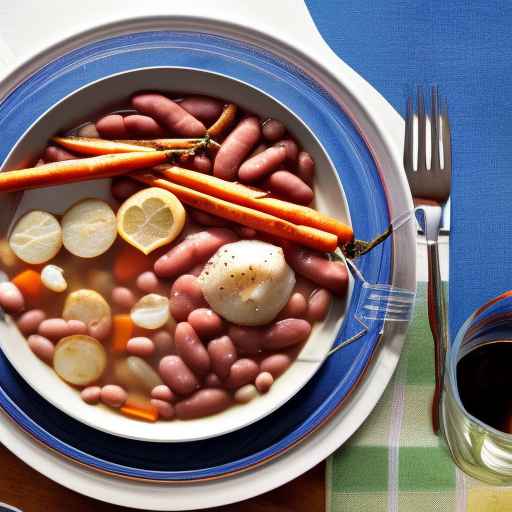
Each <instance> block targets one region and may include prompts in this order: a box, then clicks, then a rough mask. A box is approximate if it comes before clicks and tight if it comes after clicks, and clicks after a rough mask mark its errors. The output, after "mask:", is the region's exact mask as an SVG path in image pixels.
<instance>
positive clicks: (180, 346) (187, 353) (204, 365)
mask: <svg viewBox="0 0 512 512" xmlns="http://www.w3.org/2000/svg"><path fill="white" fill-rule="evenodd" d="M174 343H175V345H176V352H177V354H178V355H179V356H180V357H181V358H182V359H183V361H184V362H185V364H186V365H187V366H188V367H189V368H190V369H191V370H192V371H193V372H194V373H196V374H198V375H206V374H207V373H208V372H209V371H210V365H211V362H210V356H209V355H208V351H207V350H206V348H205V347H204V345H203V344H202V343H201V340H200V339H199V337H198V335H197V333H196V331H194V329H193V327H192V326H191V325H190V324H189V323H188V322H180V323H179V324H178V325H177V326H176V332H175V333H174Z"/></svg>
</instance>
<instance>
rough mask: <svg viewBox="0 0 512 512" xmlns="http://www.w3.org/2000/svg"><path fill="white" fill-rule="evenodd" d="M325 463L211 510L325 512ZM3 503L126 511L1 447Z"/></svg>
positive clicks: (39, 510) (29, 508) (55, 510)
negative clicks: (85, 493) (253, 495)
mask: <svg viewBox="0 0 512 512" xmlns="http://www.w3.org/2000/svg"><path fill="white" fill-rule="evenodd" d="M324 475H325V463H321V464H319V465H318V466H316V467H314V468H313V469H311V470H310V471H308V472H307V473H305V474H304V475H302V476H301V477H299V478H297V479H295V480H293V481H292V482H289V483H288V484H286V485H283V486H282V487H279V488H278V489H275V490H273V491H271V492H268V493H266V494H262V495H261V496H258V497H256V498H252V499H250V500H247V501H245V502H243V503H238V504H234V505H228V506H225V507H218V508H214V509H209V511H210V512H236V511H240V510H243V511H244V512H323V510H324V508H325V491H324ZM0 502H4V503H6V504H9V505H12V506H14V507H18V508H20V509H21V510H23V512H60V511H63V512H64V511H66V512H68V511H69V512H107V511H108V512H123V511H128V510H133V509H129V508H125V507H118V506H115V505H109V504H107V503H103V502H100V501H96V500H94V499H92V498H88V497H86V496H82V495H81V494H78V493H76V492H74V491H70V490H69V489H66V488H65V487H62V486H60V485H58V484H57V483H55V482H54V481H53V480H49V479H48V478H46V477H45V476H43V475H41V474H40V473H38V472H37V471H35V470H33V469H32V468H30V467H29V466H27V465H26V464H25V463H24V462H23V461H21V460H20V459H18V458H17V457H16V456H14V455H13V454H12V453H11V452H10V451H8V450H7V449H6V448H5V447H3V446H1V445H0Z"/></svg>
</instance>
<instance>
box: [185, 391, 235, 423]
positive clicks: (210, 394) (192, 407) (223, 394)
mask: <svg viewBox="0 0 512 512" xmlns="http://www.w3.org/2000/svg"><path fill="white" fill-rule="evenodd" d="M229 405H231V396H230V395H229V393H228V392H227V391H224V390H223V389H201V390H200V391H197V392H196V393H194V394H193V395H192V396H191V397H190V398H187V399H186V400H183V401H181V402H178V403H177V404H176V416H177V417H178V418H180V419H181V420H190V419H193V418H201V417H203V416H210V415H212V414H217V413H219V412H221V411H223V410H224V409H227V408H228V407H229Z"/></svg>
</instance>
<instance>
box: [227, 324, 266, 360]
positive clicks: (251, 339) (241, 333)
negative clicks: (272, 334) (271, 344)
mask: <svg viewBox="0 0 512 512" xmlns="http://www.w3.org/2000/svg"><path fill="white" fill-rule="evenodd" d="M228 336H229V337H230V338H231V339H232V340H233V343H234V344H235V345H236V348H237V349H238V352H239V353H240V354H242V355H256V354H258V353H259V352H261V342H262V340H263V329H261V328H259V327H240V326H238V325H230V326H229V329H228Z"/></svg>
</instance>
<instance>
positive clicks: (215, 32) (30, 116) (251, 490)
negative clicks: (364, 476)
mask: <svg viewBox="0 0 512 512" xmlns="http://www.w3.org/2000/svg"><path fill="white" fill-rule="evenodd" d="M164 26H165V29H164ZM143 27H144V28H143ZM151 28H152V29H151V30H148V28H147V24H141V23H138V22H130V23H128V22H126V23H124V24H119V25H118V26H113V27H110V28H109V29H108V30H103V31H102V32H101V34H102V35H101V39H100V36H99V35H98V36H94V35H91V34H87V35H86V36H83V37H82V38H81V39H80V38H77V39H76V40H74V41H73V43H72V46H73V47H74V48H73V49H70V50H69V51H67V52H66V53H65V54H64V55H61V56H59V57H58V58H55V60H52V61H50V62H47V61H45V57H44V56H41V57H39V58H38V59H37V60H36V61H35V63H33V64H36V65H37V70H36V71H35V72H34V73H33V74H31V75H30V76H29V77H22V71H20V72H19V73H18V76H17V78H16V75H14V76H11V77H10V78H11V81H10V83H11V84H14V86H13V87H12V88H11V89H10V90H2V89H1V87H0V131H1V133H2V139H1V141H0V162H3V165H4V168H14V167H15V166H20V165H22V164H23V162H24V160H27V159H28V158H30V157H31V156H33V155H35V154H37V153H38V152H39V151H40V150H41V148H42V147H44V144H45V142H46V140H47V138H48V136H49V135H51V134H53V133H54V132H55V131H57V130H62V129H64V128H69V127H72V126H75V125H77V124H79V123H80V122H81V121H83V120H84V118H86V116H87V115H90V113H91V112H92V113H95V112H97V113H100V112H105V111H108V109H109V108H110V109H111V108H112V106H113V105H114V104H115V102H116V99H117V100H121V101H122V100H123V98H125V97H128V96H129V95H130V94H132V93H133V92H135V91H137V90H141V89H148V88H151V87H155V88H158V89H159V90H165V91H169V92H174V91H183V90H186V91H187V92H192V93H199V94H201V93H202V94H209V95H212V96H220V97H227V98H231V99H233V100H234V101H235V102H237V103H239V104H240V105H242V106H244V107H246V108H248V109H250V110H253V111H255V112H257V113H258V114H260V115H263V116H269V117H276V118H279V119H283V120H284V121H285V124H287V125H288V126H289V127H291V131H292V132H293V133H294V134H295V135H296V137H297V138H298V139H299V140H300V141H301V143H302V144H303V145H304V147H305V148H306V149H307V150H308V151H309V152H311V153H312V154H313V156H314V157H315V160H316V162H317V168H318V171H317V172H318V175H319V176H318V197H319V201H318V205H319V207H320V208H321V209H323V210H324V211H329V212H330V213H331V214H334V215H336V216H338V217H339V218H342V219H345V220H347V221H349V222H351V224H352V226H353V228H354V232H355V233H356V236H357V237H358V238H360V239H371V238H372V237H374V236H375V235H377V234H379V233H381V232H383V231H384V230H385V229H386V227H387V226H388V224H389V222H390V219H391V218H393V217H396V216H398V215H400V214H402V213H403V212H406V211H408V210H409V209H410V207H411V204H410V197H409V195H408V189H407V186H406V184H405V182H404V181H403V177H402V175H401V171H400V170H399V166H398V165H397V163H396V162H393V159H392V158H391V157H390V156H389V153H388V152H387V149H386V143H385V142H384V141H385V139H386V136H385V134H381V135H382V137H381V139H380V140H379V134H378V131H376V132H375V133H370V132H367V133H364V132H363V133H361V128H359V126H360V125H361V126H362V125H364V123H363V122H362V118H361V119H358V117H357V116H358V115H361V116H364V115H366V114H364V113H363V112H364V108H362V106H361V105H360V104H359V103H358V102H357V101H356V100H354V99H352V100H350V101H352V104H351V105H349V104H348V103H347V104H344V103H343V102H342V101H341V100H340V98H341V97H344V96H345V94H344V93H345V92H346V91H344V90H343V85H342V81H340V82H338V84H337V86H338V90H336V89H332V88H329V89H327V83H329V82H332V80H333V78H332V77H331V76H330V75H329V74H328V73H327V72H326V71H325V70H324V69H323V68H322V67H321V66H320V65H318V66H315V65H313V64H312V63H311V62H309V61H307V60H306V59H305V58H304V57H303V56H302V55H301V54H300V53H299V52H298V51H297V50H292V49H291V48H285V47H282V51H280V52H277V51H276V52H275V53H272V52H269V51H266V50H264V48H270V47H277V46H276V45H275V41H273V40H272V39H271V38H270V37H269V36H264V35H262V34H257V33H252V32H251V31H246V36H247V37H246V40H248V39H251V40H253V43H251V44H247V43H243V42H242V41H241V39H240V38H238V37H236V31H234V29H233V27H232V26H228V25H227V24H222V23H212V22H206V21H203V22H200V21H196V22H195V24H193V25H190V24H189V25H187V26H185V25H184V24H182V23H180V22H179V20H166V21H165V23H164V21H163V20H161V21H160V22H159V21H154V22H153V26H152V27H151ZM106 32H109V35H108V36H107V35H106ZM249 33H250V34H251V37H250V38H249V37H248V34H249ZM258 38H259V39H260V41H259V42H258ZM278 54H279V55H278ZM285 54H286V55H287V57H286V58H284V57H283V55H285ZM308 68H309V70H310V71H311V72H308ZM313 69H314V72H313ZM6 84H7V82H6ZM5 88H6V87H5V84H4V89H5ZM327 90H329V91H330V92H327ZM347 101H348V100H347ZM358 109H359V110H358ZM348 112H350V116H349V115H347V113H348ZM376 133H377V135H376ZM372 139H373V142H374V144H372V145H371V151H370V147H369V146H368V145H367V141H371V140H372ZM372 152H373V154H372ZM383 166H386V167H385V171H383V170H382V169H384V167H383ZM11 199H12V198H2V200H3V204H6V205H9V204H10V201H11ZM11 213H12V212H11ZM2 216H3V217H4V218H2V222H1V225H2V226H5V225H7V224H8V223H9V221H10V213H9V212H8V208H5V209H3V211H2ZM414 247H415V245H414V231H413V228H412V226H411V225H407V224H405V225H404V226H402V227H401V228H400V230H399V231H397V232H396V233H395V234H394V235H393V236H392V237H391V238H390V239H388V240H387V241H386V242H385V243H383V244H382V245H380V246H379V247H377V248H376V249H374V250H373V251H371V252H370V253H368V254H367V255H365V256H363V257H362V258H360V259H359V260H358V262H357V264H358V268H359V270H360V271H361V273H362V275H363V276H364V278H365V279H366V281H368V282H370V283H373V284H382V285H392V286H395V287H399V288H405V289H409V290H414V287H415V281H414V261H415V258H414ZM363 292H364V290H363V287H362V282H361V280H360V279H355V280H354V281H353V283H352V286H351V291H350V299H349V300H347V301H346V303H343V304H337V305H336V306H335V307H334V308H332V311H331V313H330V315H329V318H328V319H327V321H326V322H325V324H324V325H323V326H322V327H321V329H319V330H317V332H315V334H314V336H312V339H311V340H310V341H308V344H307V345H306V346H305V348H304V350H303V352H302V353H301V354H300V356H299V358H298V360H297V361H296V362H295V363H294V365H293V366H292V367H291V368H290V370H289V371H288V372H287V373H286V374H285V375H284V376H283V377H282V383H281V384H280V385H279V386H276V390H275V393H274V390H272V392H271V393H270V395H269V397H265V400H264V401H262V403H261V405H260V406H258V407H255V408H254V410H252V409H251V412H250V413H240V412H230V411H228V412H226V413H223V414H221V415H218V417H215V418H214V419H207V420H204V422H203V423H201V422H197V423H195V424H194V425H193V426H191V427H187V426H185V427H183V423H182V426H181V427H170V425H171V424H170V423H169V424H167V425H168V426H167V427H166V424H165V423H163V422H162V423H159V424H155V425H154V426H153V425H146V424H144V425H143V426H141V424H138V423H136V422H134V421H131V420H127V419H117V418H118V416H117V415H112V416H111V415H105V414H102V413H98V416H97V417H96V416H95V414H96V413H93V414H92V415H91V414H90V408H88V407H87V406H85V405H84V404H79V403H77V402H76V400H74V399H73V397H72V395H73V394H72V393H71V391H69V390H66V391H63V392H62V393H61V392H60V391H55V390H56V388H55V386H53V384H55V382H56V379H55V377H53V376H52V375H51V374H50V372H47V371H45V370H44V369H43V368H42V366H34V364H36V363H32V362H30V361H33V360H34V359H35V358H31V357H29V356H30V353H29V352H28V351H27V350H26V345H25V344H24V342H23V340H17V337H19V334H17V333H16V330H15V328H14V327H13V326H12V325H11V324H10V323H9V320H8V319H7V320H6V321H5V322H0V346H1V348H2V350H3V353H2V354H1V355H0V407H1V409H2V411H3V413H5V415H6V416H7V417H8V418H9V419H10V420H11V421H10V422H4V425H3V426H2V427H1V428H0V439H2V440H3V442H4V443H6V444H7V445H8V447H10V448H11V449H12V450H13V451H15V452H16V453H18V454H19V455H20V456H22V457H23V458H25V460H26V461H27V462H28V463H30V464H32V465H34V466H35V467H36V468H37V469H39V470H44V471H45V473H46V474H47V475H48V476H50V477H52V478H55V479H57V480H61V479H62V475H63V473H62V471H63V470H64V469H65V470H66V471H67V473H66V474H67V475H68V478H67V479H66V480H65V481H62V482H61V483H63V484H64V485H68V486H70V487H72V488H74V489H76V490H78V491H81V492H87V493H89V494H92V495H95V496H96V497H98V498H100V499H108V500H110V501H112V502H115V503H123V504H129V505H130V506H135V507H140V508H146V509H149V508H153V509H166V510H168V509H171V508H172V509H183V510H184V509H190V508H198V507H201V506H213V505H219V504H222V503H227V502H230V501H235V500H237V499H243V498H246V497H249V496H251V495H254V494H257V493H258V492H262V491H263V490H267V489H268V488H271V487H272V486H273V485H274V486H275V485H278V484H280V483H283V482H284V481H286V480H287V479H289V478H292V477H293V476H296V475H297V474H298V473H300V472H301V471H305V470H306V469H307V468H308V467H310V466H311V465H312V464H314V463H315V462H317V461H318V460H320V458H322V456H325V455H326V454H327V453H328V450H332V449H334V448H335V447H336V442H334V443H333V441H332V439H333V438H332V437H331V438H330V439H331V440H330V441H329V443H328V445H327V444H325V443H324V445H322V446H323V448H322V449H321V450H320V449H316V448H314V445H315V443H312V440H314V439H315V436H317V437H316V439H317V440H319V439H321V438H322V435H325V436H327V435H329V436H331V432H332V433H333V432H334V430H333V428H334V426H336V427H337V428H338V426H339V425H341V424H343V426H342V427H341V428H342V429H343V432H340V430H338V438H339V442H342V441H343V439H345V438H346V437H347V436H349V435H350V434H352V432H353V431H354V430H355V428H357V426H358V425H359V423H360V422H361V420H362V419H363V417H364V415H365V414H368V412H369V411H370V410H371V408H372V407H373V405H374V404H375V402H376V400H377V399H378V397H379V396H380V394H381V393H382V391H383V390H384V387H385V385H386V384H387V381H388V379H389V377H390V375H391V373H392V370H393V369H394V365H395V364H396V355H397V352H399V349H400V346H401V340H402V338H403V335H404V332H405V329H406V325H407V322H402V323H397V322H387V321H386V320H385V319H379V320H374V321H370V322H369V323H368V324H367V329H366V330H365V334H364V335H363V336H359V337H356V338H357V339H355V340H354V341H353V342H352V343H349V344H346V346H344V347H343V348H342V349H341V350H338V351H336V352H335V353H334V354H332V355H331V356H328V357H327V353H328V352H329V350H330V349H331V348H332V347H333V346H336V345H337V344H339V343H342V342H344V341H345V340H347V339H350V338H352V337H354V335H356V334H358V333H360V332H361V324H360V321H359V320H360V318H359V317H358V308H359V307H360V303H361V299H362V296H363ZM24 347H25V348H24ZM390 347H391V348H392V350H394V351H395V353H394V354H393V353H392V352H390V351H389V348H390ZM52 379H54V380H55V382H54V381H52ZM280 380H281V379H280ZM278 382H279V381H278ZM62 388H64V386H60V388H59V389H62ZM68 392H69V393H70V395H69V396H67V395H66V393H68ZM73 396H75V395H73ZM358 404H359V405H358ZM361 404H364V405H363V406H361ZM361 407H362V408H361ZM247 410H248V409H247ZM84 411H85V412H84ZM177 423H178V424H179V423H180V422H177ZM322 433H323V434H322ZM36 441H37V443H35V442H36ZM339 442H338V444H339ZM22 445H23V446H22ZM320 446H321V443H320V441H319V442H318V447H319V448H320ZM327 446H328V448H326V447H327ZM46 449H49V450H50V451H51V452H49V453H48V452H46V455H43V454H45V450H46ZM326 450H327V451H326ZM306 454H307V456H306ZM299 455H300V456H301V457H302V466H300V464H301V463H299V467H296V466H294V467H292V465H291V464H292V463H291V460H292V457H298V456H299ZM43 458H45V463H42V459H43ZM305 459H308V462H305ZM270 461H272V463H270ZM283 468H284V471H285V472H286V468H288V470H289V476H285V477H284V478H283V477H277V475H278V474H280V473H282V472H283ZM92 475H94V476H92ZM251 478H252V479H253V481H254V480H255V479H259V482H260V484H256V483H254V484H250V483H249V484H247V485H246V487H245V488H243V489H242V488H240V484H241V483H242V482H244V481H245V482H250V481H251V480H247V479H251ZM134 480H136V481H134ZM214 480H215V481H214ZM272 480H273V481H272ZM156 484H159V485H156ZM162 484H165V485H162ZM235 485H236V486H237V487H238V490H237V491H236V492H234V490H233V489H234V487H235ZM107 489H110V491H109V492H107ZM197 490H206V491H208V492H207V493H198V492H197ZM205 494H206V495H207V496H206V495H205Z"/></svg>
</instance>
